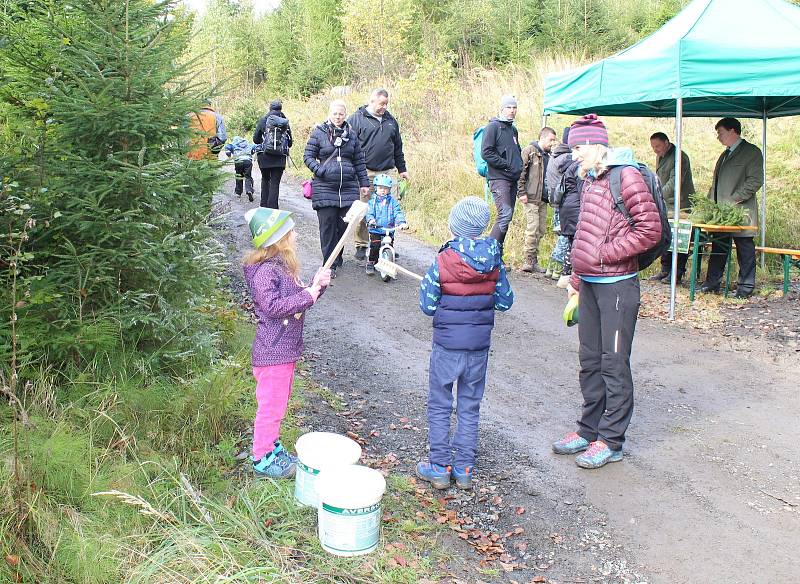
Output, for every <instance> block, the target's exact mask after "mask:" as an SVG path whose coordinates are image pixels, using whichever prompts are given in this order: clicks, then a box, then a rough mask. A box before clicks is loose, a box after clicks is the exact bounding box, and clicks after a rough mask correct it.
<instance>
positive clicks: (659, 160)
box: [650, 132, 700, 284]
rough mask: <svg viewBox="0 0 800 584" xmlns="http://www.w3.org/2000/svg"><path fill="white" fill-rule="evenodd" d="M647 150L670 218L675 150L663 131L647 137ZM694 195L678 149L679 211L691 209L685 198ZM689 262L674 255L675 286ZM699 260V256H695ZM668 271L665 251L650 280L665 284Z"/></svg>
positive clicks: (669, 255)
mask: <svg viewBox="0 0 800 584" xmlns="http://www.w3.org/2000/svg"><path fill="white" fill-rule="evenodd" d="M650 147H651V148H652V149H653V152H655V154H656V175H658V180H659V182H661V191H662V193H663V194H664V202H665V203H666V204H667V211H668V212H669V214H670V216H672V212H673V210H674V209H675V152H676V151H677V148H676V147H675V145H674V144H672V143H671V142H670V141H669V138H668V137H667V135H666V134H665V133H664V132H656V133H655V134H653V135H652V136H650ZM693 194H694V181H692V165H691V164H690V163H689V157H688V156H687V155H686V152H684V151H683V150H681V201H680V206H681V211H688V210H689V209H690V208H691V203H690V201H689V195H693ZM688 259H689V254H688V253H679V254H678V283H680V281H681V278H683V275H684V274H685V273H686V261H687V260H688ZM698 260H699V257H698ZM671 272H672V252H671V251H670V250H667V251H665V252H664V255H663V256H661V271H660V272H659V273H657V274H656V275H654V276H650V280H658V281H661V282H664V283H665V284H669V282H670V274H671ZM697 273H698V274H699V273H700V266H697Z"/></svg>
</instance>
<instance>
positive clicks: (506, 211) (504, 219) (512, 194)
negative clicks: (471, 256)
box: [489, 179, 517, 250]
mask: <svg viewBox="0 0 800 584" xmlns="http://www.w3.org/2000/svg"><path fill="white" fill-rule="evenodd" d="M516 186H517V185H516V183H512V182H511V181H510V180H501V179H496V180H490V181H489V190H491V191H492V197H493V198H494V206H495V207H497V219H496V220H495V222H494V225H493V226H492V231H491V233H490V234H489V235H490V236H491V237H493V238H495V239H496V240H497V243H499V244H500V249H501V250H502V249H503V242H504V241H505V240H506V233H508V226H509V225H510V224H511V218H512V217H513V216H514V205H515V204H516V203H517V197H516Z"/></svg>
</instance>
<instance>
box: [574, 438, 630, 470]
mask: <svg viewBox="0 0 800 584" xmlns="http://www.w3.org/2000/svg"><path fill="white" fill-rule="evenodd" d="M620 460H622V450H611V449H610V448H609V447H608V445H606V443H605V442H601V441H600V440H598V441H596V442H592V443H591V444H589V448H588V449H587V450H586V452H584V453H583V454H580V455H578V456H576V457H575V463H576V464H577V465H578V466H579V467H581V468H600V467H601V466H605V465H606V464H608V463H609V462H619V461H620Z"/></svg>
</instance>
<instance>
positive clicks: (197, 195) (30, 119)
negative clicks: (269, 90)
mask: <svg viewBox="0 0 800 584" xmlns="http://www.w3.org/2000/svg"><path fill="white" fill-rule="evenodd" d="M24 4H25V11H26V14H25V15H24V18H19V13H18V12H17V13H14V11H13V10H7V11H6V12H5V14H3V21H2V26H3V30H2V32H3V37H4V38H5V39H6V42H5V43H3V46H2V48H0V67H1V70H2V72H3V76H4V77H5V79H4V80H5V81H6V86H5V89H4V90H3V91H2V92H0V97H2V100H3V102H4V109H3V111H4V113H5V117H6V124H5V125H6V126H7V127H11V126H13V128H14V132H13V134H14V135H13V143H15V144H16V148H14V149H13V152H12V153H11V156H9V157H7V158H6V159H4V160H3V162H0V164H2V168H0V170H2V176H3V177H5V178H4V181H14V182H15V183H16V184H19V185H21V186H20V188H19V189H18V190H22V191H24V192H33V193H35V195H34V196H32V197H31V204H32V211H31V212H32V214H33V215H34V216H35V217H37V218H38V226H39V229H37V230H36V231H35V233H33V234H32V238H31V241H30V242H29V243H30V251H31V253H33V254H34V256H35V258H36V262H34V263H35V265H36V266H38V267H37V270H38V273H36V274H28V276H34V277H35V278H37V279H35V280H31V281H30V287H29V289H28V290H27V292H28V294H29V296H28V298H29V299H30V301H29V302H28V303H27V304H26V305H25V307H23V309H22V311H21V312H20V314H19V330H20V336H21V338H24V339H25V342H26V344H25V350H26V351H28V352H29V354H32V355H36V356H44V357H45V358H46V359H47V360H48V361H49V362H50V363H53V364H56V365H63V364H64V363H65V362H67V361H72V362H85V361H87V360H91V359H93V358H94V357H95V356H96V354H97V353H98V352H104V353H112V352H117V351H119V350H120V349H121V348H125V349H126V351H128V352H131V351H135V350H147V351H151V352H154V354H157V355H158V356H159V357H168V358H169V357H178V356H185V355H189V354H193V353H197V352H198V351H204V350H210V349H211V342H210V341H211V338H210V336H209V333H208V332H207V331H208V330H209V328H210V327H209V323H208V322H207V321H206V317H205V316H203V315H204V314H206V313H207V312H208V311H207V310H203V305H204V304H205V303H206V302H207V301H206V300H205V298H207V297H208V296H209V295H210V293H211V291H212V290H213V288H214V286H215V274H216V273H217V268H218V262H219V259H220V254H219V249H218V247H217V246H216V244H215V243H214V242H213V239H212V238H211V233H210V230H209V228H208V227H207V225H206V220H207V217H208V214H209V211H210V201H211V196H212V194H213V192H214V190H215V188H216V187H217V186H218V185H219V183H220V180H221V175H220V172H219V168H218V165H217V163H216V162H214V161H211V162H209V161H193V160H189V159H188V158H187V156H186V151H187V149H188V143H189V138H190V130H189V127H188V115H189V113H190V112H192V111H196V110H197V109H199V107H200V106H201V104H202V97H203V93H204V88H202V87H200V86H198V85H195V84H193V82H192V77H191V75H190V70H189V66H190V65H191V64H190V63H189V64H186V63H185V62H183V61H182V58H183V55H184V52H185V49H186V47H187V44H188V41H189V31H190V30H191V22H190V21H188V20H187V17H186V16H184V13H183V11H178V10H176V2H175V1H161V2H158V1H156V2H154V1H152V0H71V1H70V2H69V3H61V2H51V1H48V0H29V1H27V2H25V3H24ZM7 134H8V132H6V136H7ZM7 145H8V144H7ZM26 189H27V190H26ZM42 226H45V227H46V228H42ZM5 304H6V302H4V305H5ZM3 310H5V308H3ZM4 316H5V314H4ZM4 322H5V318H4Z"/></svg>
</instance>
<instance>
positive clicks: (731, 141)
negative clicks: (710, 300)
mask: <svg viewBox="0 0 800 584" xmlns="http://www.w3.org/2000/svg"><path fill="white" fill-rule="evenodd" d="M714 129H715V130H716V131H717V140H719V141H720V143H721V144H722V145H723V146H726V148H725V151H724V152H723V153H722V154H720V156H719V158H718V159H717V164H716V166H715V167H714V178H713V180H712V182H711V189H710V190H709V192H708V197H709V198H710V199H713V201H714V202H715V203H729V204H731V205H736V206H737V207H741V208H742V210H744V212H745V222H746V223H745V225H758V201H757V200H756V193H757V192H758V189H760V188H761V187H762V185H763V184H764V167H763V164H764V156H763V154H762V153H761V149H760V148H759V147H758V146H755V145H753V144H750V143H749V142H747V141H746V140H743V139H742V124H741V123H740V122H739V120H737V119H736V118H722V119H721V120H720V121H718V122H717V125H716V126H714ZM755 235H756V230H755V229H750V230H747V231H738V232H737V233H736V234H735V235H734V236H730V235H722V234H720V235H718V236H716V237H715V238H714V241H713V243H712V245H711V258H710V259H709V260H708V273H707V274H706V281H705V282H704V283H703V285H702V286H700V291H701V292H717V291H719V287H720V283H721V282H722V275H723V272H724V271H725V257H726V254H725V250H726V248H727V249H730V245H731V240H733V241H734V242H735V243H736V260H737V261H738V262H739V283H738V287H737V288H736V295H735V296H736V298H749V297H750V296H752V295H753V290H754V289H755V286H756V247H755V242H754V241H753V238H754V237H755Z"/></svg>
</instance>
